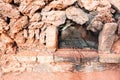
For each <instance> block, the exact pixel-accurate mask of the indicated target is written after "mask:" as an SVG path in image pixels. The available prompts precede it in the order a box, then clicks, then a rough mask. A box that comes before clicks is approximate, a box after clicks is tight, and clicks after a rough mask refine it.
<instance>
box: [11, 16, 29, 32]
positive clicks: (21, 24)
mask: <svg viewBox="0 0 120 80" xmlns="http://www.w3.org/2000/svg"><path fill="white" fill-rule="evenodd" d="M27 24H28V17H27V16H22V17H21V18H19V19H18V20H17V21H16V22H15V23H14V24H13V26H10V31H11V33H12V34H15V33H17V32H19V31H20V30H22V29H23V28H25V27H26V25H27Z"/></svg>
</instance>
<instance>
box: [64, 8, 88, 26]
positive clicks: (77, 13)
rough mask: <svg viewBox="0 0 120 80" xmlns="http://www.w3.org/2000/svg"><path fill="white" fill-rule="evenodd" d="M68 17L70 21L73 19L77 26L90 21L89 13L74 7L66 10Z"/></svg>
mask: <svg viewBox="0 0 120 80" xmlns="http://www.w3.org/2000/svg"><path fill="white" fill-rule="evenodd" d="M66 16H67V18H68V19H71V20H73V21H75V22H76V23H77V24H81V25H82V24H84V23H86V22H87V21H88V20H89V18H88V15H87V13H85V12H84V11H83V10H81V9H80V8H76V7H73V6H72V7H69V8H67V9H66Z"/></svg>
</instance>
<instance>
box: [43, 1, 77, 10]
mask: <svg viewBox="0 0 120 80" xmlns="http://www.w3.org/2000/svg"><path fill="white" fill-rule="evenodd" d="M76 1H77V0H57V1H52V2H51V3H50V4H49V5H48V6H45V8H44V9H43V10H42V11H49V10H51V9H58V10H60V9H64V8H66V7H68V6H70V5H72V4H73V3H75V2H76Z"/></svg>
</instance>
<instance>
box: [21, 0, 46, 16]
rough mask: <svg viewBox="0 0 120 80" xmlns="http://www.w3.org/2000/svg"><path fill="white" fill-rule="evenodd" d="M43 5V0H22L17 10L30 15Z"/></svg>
mask: <svg viewBox="0 0 120 80" xmlns="http://www.w3.org/2000/svg"><path fill="white" fill-rule="evenodd" d="M44 5H45V3H44V1H43V0H34V1H31V0H30V1H29V0H28V2H27V1H25V0H23V1H22V2H21V4H20V6H19V11H20V12H21V13H23V14H27V15H29V17H31V16H32V15H33V14H34V13H35V12H36V11H37V10H39V9H41V8H42V7H43V6H44Z"/></svg>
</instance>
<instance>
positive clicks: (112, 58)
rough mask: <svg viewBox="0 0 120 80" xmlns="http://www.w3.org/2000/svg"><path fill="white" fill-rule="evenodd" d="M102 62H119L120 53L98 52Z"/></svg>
mask: <svg viewBox="0 0 120 80" xmlns="http://www.w3.org/2000/svg"><path fill="white" fill-rule="evenodd" d="M99 61H100V62H102V63H120V54H99Z"/></svg>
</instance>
